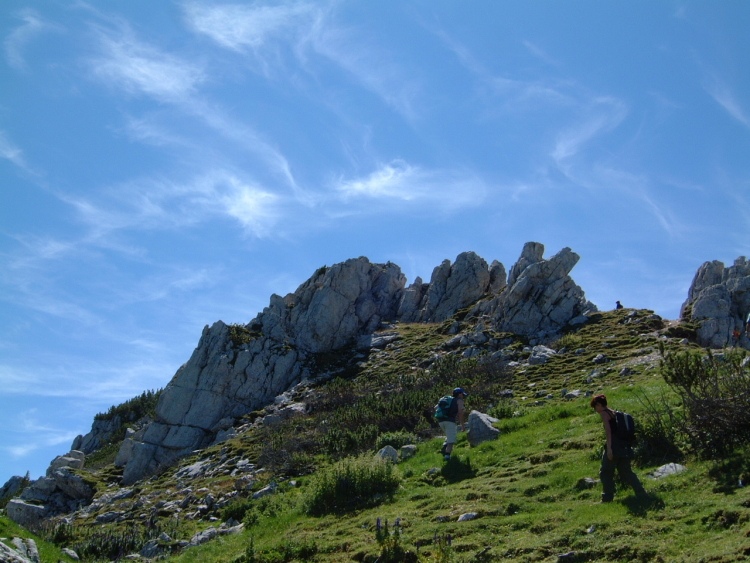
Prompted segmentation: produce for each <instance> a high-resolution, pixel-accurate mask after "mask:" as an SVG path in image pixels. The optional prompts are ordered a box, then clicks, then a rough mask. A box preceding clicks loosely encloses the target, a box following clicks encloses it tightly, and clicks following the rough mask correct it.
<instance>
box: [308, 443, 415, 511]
mask: <svg viewBox="0 0 750 563" xmlns="http://www.w3.org/2000/svg"><path fill="white" fill-rule="evenodd" d="M400 482H401V477H400V475H399V474H398V471H397V470H396V469H395V468H394V467H393V465H392V464H391V463H390V462H388V461H385V460H383V459H380V458H378V457H374V456H371V455H365V456H359V457H349V458H345V459H343V460H341V461H339V462H338V463H336V464H334V465H332V466H329V467H327V468H323V469H321V470H319V471H318V473H317V474H316V475H315V476H314V477H313V479H312V481H311V482H310V485H309V489H308V490H307V491H306V494H305V496H304V499H303V509H304V511H305V512H306V513H307V514H310V515H313V516H320V515H324V514H336V513H344V512H349V511H351V510H356V509H359V508H366V507H369V506H376V505H377V504H379V503H381V502H383V501H384V500H386V499H387V498H389V497H391V496H392V495H393V493H395V492H396V490H397V489H398V487H399V484H400Z"/></svg>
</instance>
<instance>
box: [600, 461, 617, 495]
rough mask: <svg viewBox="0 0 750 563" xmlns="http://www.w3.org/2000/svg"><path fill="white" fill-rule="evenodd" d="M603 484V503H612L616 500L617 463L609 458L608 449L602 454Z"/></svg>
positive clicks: (601, 478) (601, 473)
mask: <svg viewBox="0 0 750 563" xmlns="http://www.w3.org/2000/svg"><path fill="white" fill-rule="evenodd" d="M599 479H600V480H601V482H602V502H612V499H614V498H615V463H614V461H610V460H609V459H608V458H607V449H606V448H604V453H602V466H601V468H600V469H599Z"/></svg>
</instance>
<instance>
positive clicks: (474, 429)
mask: <svg viewBox="0 0 750 563" xmlns="http://www.w3.org/2000/svg"><path fill="white" fill-rule="evenodd" d="M494 422H497V419H496V418H493V417H491V416H489V415H487V414H484V413H481V412H479V411H471V412H470V413H469V419H468V421H467V426H468V431H467V438H468V440H469V444H470V445H471V446H472V447H474V446H478V445H479V444H481V443H482V442H487V441H489V440H497V439H498V438H499V437H500V430H498V429H497V428H495V427H494V426H492V424H493V423H494Z"/></svg>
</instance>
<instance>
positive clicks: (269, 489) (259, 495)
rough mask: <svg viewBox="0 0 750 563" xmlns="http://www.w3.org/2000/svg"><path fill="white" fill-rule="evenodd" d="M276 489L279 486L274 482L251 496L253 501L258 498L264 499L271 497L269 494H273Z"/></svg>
mask: <svg viewBox="0 0 750 563" xmlns="http://www.w3.org/2000/svg"><path fill="white" fill-rule="evenodd" d="M278 487H279V486H278V485H277V484H276V483H275V482H273V483H271V484H270V485H268V486H267V487H263V488H262V489H261V490H259V491H258V492H256V493H254V494H253V498H254V499H255V500H258V499H259V498H263V497H266V496H268V495H271V494H273V493H275V492H276V489H277V488H278Z"/></svg>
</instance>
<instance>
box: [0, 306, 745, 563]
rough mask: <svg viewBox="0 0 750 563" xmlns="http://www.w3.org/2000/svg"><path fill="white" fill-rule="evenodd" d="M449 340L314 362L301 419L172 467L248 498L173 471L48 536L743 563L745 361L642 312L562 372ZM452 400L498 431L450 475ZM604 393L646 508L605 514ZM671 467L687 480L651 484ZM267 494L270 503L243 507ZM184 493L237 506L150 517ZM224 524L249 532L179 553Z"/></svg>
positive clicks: (578, 336) (86, 550) (622, 504)
mask: <svg viewBox="0 0 750 563" xmlns="http://www.w3.org/2000/svg"><path fill="white" fill-rule="evenodd" d="M447 326H448V325H447V324H446V325H398V326H397V327H396V330H397V331H398V335H399V340H398V341H397V342H396V344H395V345H393V346H389V347H388V348H386V349H385V350H384V351H377V352H373V353H372V354H370V356H369V357H367V358H365V359H362V358H358V359H357V361H356V363H352V360H351V357H353V356H352V355H349V354H348V352H347V351H343V352H341V353H340V354H339V355H335V354H331V355H328V356H326V357H325V358H323V357H321V358H320V359H319V361H320V366H321V369H322V370H323V369H325V370H327V371H328V372H329V373H337V374H338V376H337V377H334V378H333V379H331V380H330V381H328V382H327V383H325V384H323V385H321V386H319V387H316V388H315V389H313V390H312V391H311V394H310V395H308V396H307V397H306V398H305V400H306V402H307V403H308V406H309V414H308V415H306V416H301V417H297V418H291V419H289V420H286V421H283V422H281V423H280V424H278V425H277V426H274V427H273V428H269V427H264V426H258V427H257V428H256V427H253V428H252V429H250V430H248V431H246V432H243V433H240V434H239V435H238V436H236V437H234V438H232V439H231V440H228V441H227V442H224V443H222V444H220V445H217V446H213V447H211V448H209V449H207V450H204V451H202V452H200V453H198V454H196V456H194V457H192V458H190V459H187V460H184V462H183V464H182V466H187V465H190V464H195V463H197V462H201V461H207V460H226V459H232V458H235V457H241V458H243V459H247V460H249V461H251V462H253V463H255V464H257V466H259V467H262V468H264V471H262V472H259V473H257V474H256V475H255V477H254V481H252V482H251V483H249V484H248V485H247V486H246V487H242V488H239V489H238V488H237V478H236V476H233V475H231V474H225V475H220V476H211V477H202V478H197V479H194V480H191V481H189V482H185V481H184V480H178V479H177V478H176V477H175V472H176V471H177V470H178V469H180V467H172V468H167V469H165V470H164V471H163V472H162V473H161V474H160V475H158V476H156V477H154V478H152V479H149V480H147V481H144V482H142V483H139V485H138V487H137V491H136V492H137V498H140V499H147V502H146V500H143V501H140V502H142V503H143V508H142V509H141V510H140V512H139V511H137V510H134V511H132V513H131V515H130V516H128V517H127V518H125V519H124V520H123V521H119V522H112V523H106V524H105V523H96V520H95V517H96V515H91V516H89V517H88V518H82V519H80V520H76V521H74V523H73V524H58V525H57V527H55V528H50V529H47V530H43V531H41V532H43V533H42V535H43V536H44V537H46V538H47V539H48V540H50V541H56V542H57V543H58V544H59V545H60V546H69V547H73V548H74V549H76V550H77V551H78V553H79V554H80V555H82V556H83V558H84V560H86V561H109V560H112V559H116V558H118V557H122V556H123V555H125V554H127V553H132V552H136V551H138V547H137V546H138V544H141V545H142V544H143V543H145V541H147V540H149V539H150V540H152V541H155V542H157V543H159V546H160V548H161V554H162V557H164V558H165V560H168V561H174V562H181V563H189V562H196V563H197V562H207V561H210V562H225V563H282V562H294V561H299V562H302V561H319V562H345V561H346V562H350V561H360V562H370V563H374V562H376V561H377V562H380V563H382V562H385V561H392V562H395V561H405V562H409V561H413V562H445V563H448V562H455V563H461V562H483V561H484V562H490V561H558V560H559V561H608V562H613V561H623V562H624V561H665V562H666V561H707V562H708V561H712V562H730V561H745V560H747V559H748V558H750V486H748V482H749V480H750V479H749V477H750V455H748V454H750V444H748V438H747V437H748V436H750V432H748V431H747V430H748V427H747V426H746V424H747V419H746V418H743V416H745V417H746V416H747V413H748V412H750V409H748V408H747V406H748V405H747V404H746V401H747V397H748V396H750V393H748V391H750V388H749V387H748V385H749V382H750V372H749V368H748V365H747V360H746V359H745V358H744V356H743V354H742V353H741V352H738V351H730V350H728V351H725V352H723V353H721V354H718V353H714V354H707V353H706V351H704V350H701V349H700V348H698V347H697V346H695V345H694V344H691V343H690V341H686V340H684V335H683V333H682V332H680V331H679V330H676V329H675V327H673V326H665V325H664V323H662V321H661V320H660V319H658V317H655V316H654V315H652V314H651V313H650V312H649V311H632V310H622V311H612V312H604V313H599V314H597V315H596V316H595V317H594V318H593V319H592V322H590V323H588V324H586V325H584V326H583V327H580V328H579V329H578V330H575V331H571V332H569V333H568V334H565V335H563V336H562V337H561V338H560V339H559V340H558V342H555V343H551V344H550V346H551V347H552V348H554V349H555V350H557V351H558V353H557V354H556V355H554V356H552V357H551V358H550V359H549V361H547V362H546V363H543V364H538V365H529V364H528V363H526V362H524V361H523V360H524V359H525V358H527V357H528V355H529V350H528V349H527V348H525V343H524V342H523V341H521V340H517V339H514V338H513V337H512V335H498V334H488V335H487V336H488V338H495V339H499V340H503V341H504V342H507V346H506V348H505V350H506V351H508V354H510V356H508V355H506V356H505V357H503V358H498V357H497V356H496V357H495V358H494V359H493V358H492V357H491V356H490V355H489V354H488V355H484V356H474V357H464V356H463V355H462V354H461V353H459V352H460V350H456V353H453V354H445V353H444V352H445V350H446V348H445V347H443V345H444V343H446V342H448V341H449V340H450V338H451V335H450V334H448V330H447ZM688 332H689V331H688ZM436 352H441V358H440V359H439V360H437V361H433V360H432V358H434V356H435V353H436ZM509 360H512V361H514V362H518V363H517V364H512V363H511V364H509ZM595 360H596V361H595ZM457 385H460V386H463V387H466V388H467V389H468V390H469V392H470V395H469V397H468V399H467V406H468V408H469V409H475V410H479V411H482V412H486V413H488V414H490V415H492V416H494V417H495V418H497V419H498V422H496V423H495V426H496V427H497V428H499V429H500V431H501V436H500V439H499V440H495V441H491V442H485V443H483V444H481V445H479V446H477V447H473V448H472V447H470V446H469V444H468V442H467V439H466V435H465V434H463V433H462V434H460V435H459V441H458V444H457V446H456V448H455V450H454V456H453V458H451V460H450V461H448V462H443V460H442V456H441V455H440V454H439V449H440V444H441V441H442V439H441V438H440V437H439V434H440V431H439V428H438V427H436V424H435V422H434V421H433V420H432V418H431V412H432V407H433V405H434V404H435V402H436V400H437V398H438V397H439V396H440V395H443V394H445V393H446V392H449V391H450V389H452V388H453V387H454V386H457ZM575 391H579V392H580V393H575ZM571 392H574V393H572V394H571ZM601 392H603V393H606V394H607V396H608V398H609V400H610V403H611V405H612V406H614V407H615V408H620V409H623V410H627V411H628V412H630V413H631V414H633V415H634V417H635V418H636V421H637V423H638V427H639V439H638V443H637V447H636V459H635V460H634V467H635V469H636V471H637V473H638V474H639V475H640V477H641V480H642V481H643V482H644V484H645V486H646V488H647V489H648V490H650V491H651V492H652V493H653V495H654V497H653V498H652V499H651V500H650V501H647V502H638V501H636V499H635V497H634V495H633V494H632V491H629V490H625V489H621V490H619V491H618V494H617V497H616V500H615V502H614V503H610V504H601V503H599V502H598V500H599V497H600V494H601V488H600V485H598V484H596V483H592V480H593V479H596V478H597V477H598V468H599V458H600V454H601V446H602V442H603V430H602V427H601V422H600V420H599V418H598V417H597V416H596V415H595V414H594V413H593V412H592V410H591V409H590V407H589V405H588V401H589V398H588V397H587V396H586V394H587V393H601ZM740 409H742V410H743V412H739V410H740ZM260 414H261V413H256V414H254V415H252V416H250V417H249V420H252V419H255V418H256V417H257V416H260ZM732 429H734V432H733V431H732ZM407 443H412V444H416V446H417V447H416V453H415V455H414V456H413V457H410V458H408V459H404V460H402V461H401V462H399V463H398V464H397V465H395V466H394V465H392V464H390V463H386V462H383V461H380V460H377V459H375V457H374V452H375V451H376V450H378V449H380V448H382V447H384V446H386V445H390V446H393V447H395V448H396V449H398V448H400V447H401V446H403V445H405V444H407ZM676 462H679V463H681V464H683V465H684V466H685V467H686V468H687V469H686V470H685V471H683V472H681V473H678V474H675V475H671V476H668V477H664V478H660V479H654V478H651V477H649V475H650V474H651V473H652V472H654V471H655V470H656V469H657V468H659V467H660V466H662V465H664V464H667V463H676ZM92 471H94V472H96V473H97V474H103V475H105V476H108V477H107V478H101V479H102V481H101V483H100V489H101V490H106V491H113V490H117V487H116V485H114V484H113V483H112V480H111V476H112V475H116V471H114V472H113V471H112V470H111V468H107V467H106V466H103V467H99V468H96V469H94V470H92ZM269 485H271V486H272V487H273V490H274V491H275V492H274V493H273V494H270V495H267V496H262V497H261V496H258V497H257V498H255V497H254V494H255V493H256V492H258V491H260V490H262V489H264V488H266V487H268V486H269ZM187 487H189V490H190V491H192V493H190V494H193V495H197V494H198V493H197V491H202V492H201V493H200V494H201V495H207V494H209V493H210V494H212V495H213V496H214V497H217V498H218V497H219V496H220V495H222V494H227V493H229V492H231V491H239V492H234V493H231V494H227V496H231V497H232V500H231V501H230V502H228V503H226V504H224V505H223V506H217V507H214V508H208V507H207V508H206V509H205V510H202V512H201V513H200V514H199V515H197V516H196V515H195V514H193V515H188V514H187V511H186V512H183V513H179V512H178V513H174V512H169V513H168V512H163V513H162V512H161V511H160V508H159V507H163V506H164V505H165V504H166V503H168V502H169V501H172V500H174V499H175V498H183V497H184V495H185V494H187V493H185V492H184V491H185V490H186V488H187ZM130 502H131V503H132V502H133V501H132V500H131V501H130ZM204 504H205V503H204ZM147 507H148V508H147ZM110 508H111V509H112V510H115V509H116V507H114V506H113V507H110ZM212 519H214V520H215V521H212ZM0 522H7V521H6V520H5V519H0ZM219 522H229V523H230V524H232V523H233V524H237V523H242V524H243V531H242V532H241V533H238V534H228V535H221V536H219V537H217V538H216V539H213V540H211V541H209V542H206V543H204V544H202V545H199V546H197V547H190V548H188V549H183V548H182V547H181V546H180V544H179V541H180V540H182V541H185V540H189V539H190V538H191V537H193V535H194V534H195V533H197V532H199V531H202V530H206V529H207V528H209V527H212V526H213V527H215V526H218V524H219ZM14 533H15V532H14ZM49 545H51V544H49ZM52 560H56V559H52Z"/></svg>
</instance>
